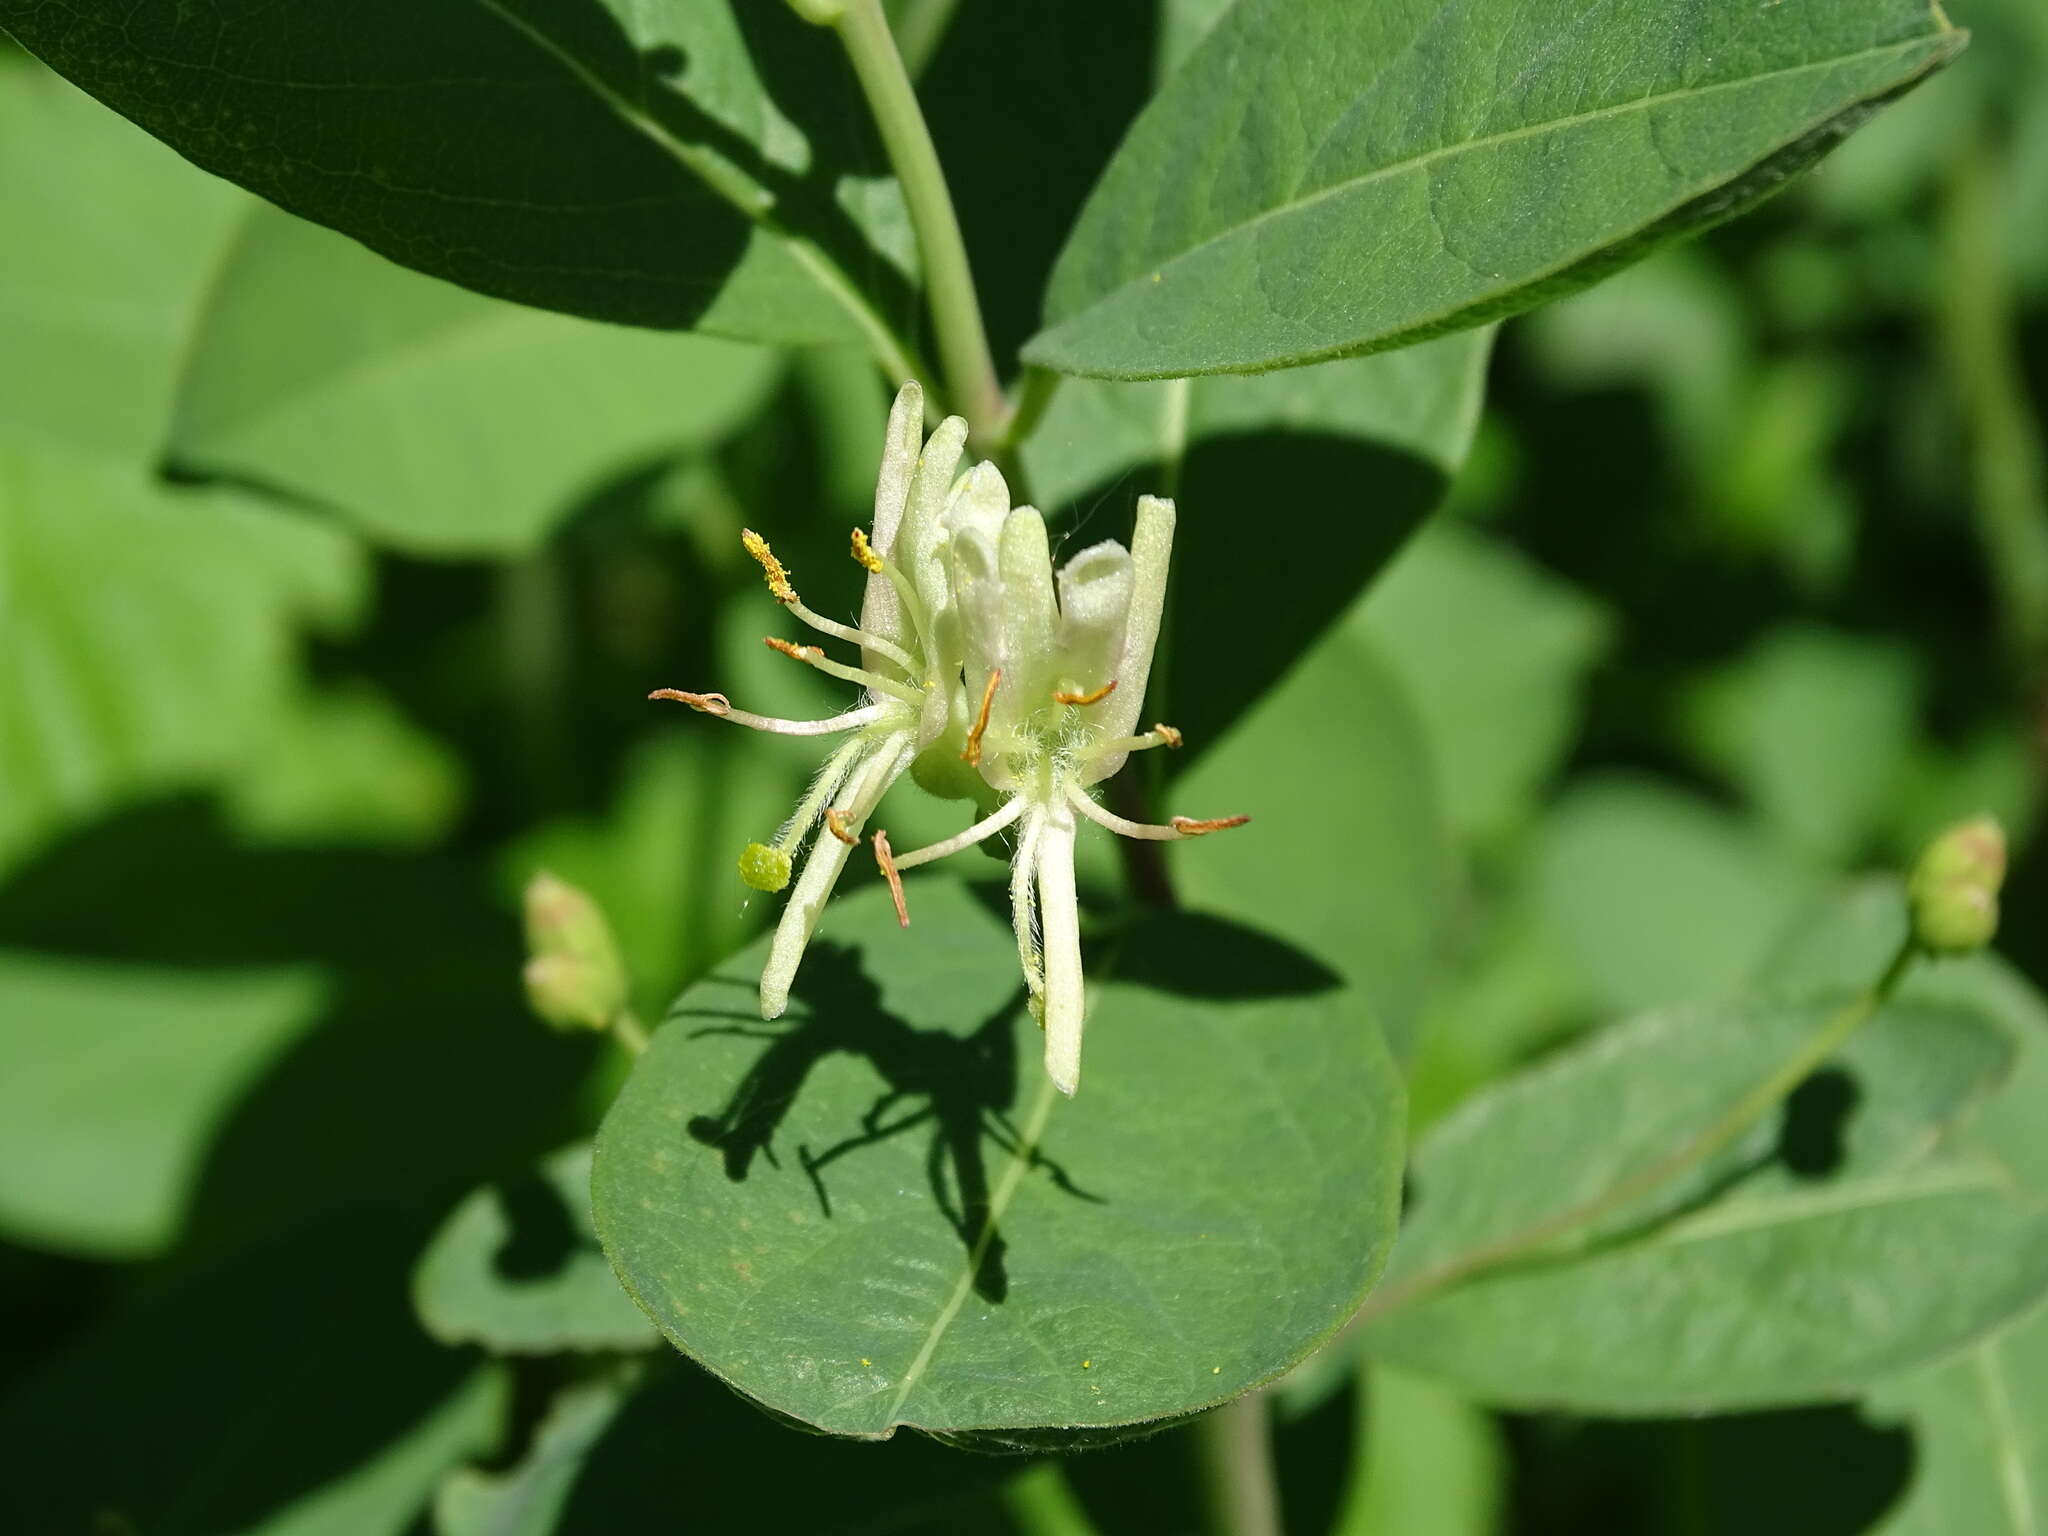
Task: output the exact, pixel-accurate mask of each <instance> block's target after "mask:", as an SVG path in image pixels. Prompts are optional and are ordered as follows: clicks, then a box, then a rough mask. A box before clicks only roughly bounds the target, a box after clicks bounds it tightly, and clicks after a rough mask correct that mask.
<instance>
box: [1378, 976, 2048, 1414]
mask: <svg viewBox="0 0 2048 1536" xmlns="http://www.w3.org/2000/svg"><path fill="white" fill-rule="evenodd" d="M1826 1016H1827V1014H1826V1010H1825V1009H1824V1008H1822V1007H1819V1006H1813V1005H1804V1006H1802V1005H1792V1004H1785V1005H1769V1004H1754V1003H1753V1004H1742V1005H1737V1004H1724V1005H1719V1006H1702V1007H1697V1008H1692V1009H1685V1010H1676V1011H1668V1012H1664V1013H1656V1014H1650V1015H1646V1016H1644V1017H1642V1018H1639V1019H1636V1020H1634V1021H1632V1022H1630V1023H1628V1024H1624V1025H1621V1026H1618V1027H1616V1028H1614V1029H1610V1030H1608V1031H1605V1032H1603V1033H1602V1034H1601V1035H1599V1036H1597V1037H1596V1038H1594V1039H1593V1040H1591V1041H1589V1042H1587V1043H1586V1044H1584V1045H1582V1046H1580V1047H1577V1048H1575V1049H1573V1050H1571V1051H1569V1052H1568V1053H1566V1054H1564V1055H1562V1056H1559V1057H1556V1058H1554V1059H1553V1060H1551V1061H1550V1062H1549V1063H1547V1064H1546V1065H1543V1066H1540V1067H1538V1068H1535V1069H1533V1070H1531V1071H1527V1072H1524V1073H1523V1074H1521V1075H1520V1076H1518V1077H1516V1078H1514V1079H1511V1080H1509V1081H1508V1082H1506V1083H1503V1084H1501V1085H1500V1086H1498V1087H1496V1088H1493V1089H1491V1090H1489V1091H1487V1092H1485V1093H1483V1094H1481V1095H1479V1096H1478V1097H1476V1098H1474V1099H1472V1100H1471V1101H1469V1102H1468V1103H1467V1104H1466V1105H1465V1106H1463V1107H1462V1108H1461V1109H1459V1110H1458V1111H1456V1112H1455V1113H1453V1114H1452V1115H1451V1116H1450V1117H1449V1118H1448V1119H1446V1120H1444V1121H1443V1122H1442V1123H1441V1124H1440V1125H1439V1126H1438V1128H1437V1129H1436V1130H1435V1131H1434V1132H1432V1133H1431V1135H1430V1136H1429V1137H1428V1138H1427V1139H1426V1140H1425V1141H1424V1142H1423V1144H1422V1146H1421V1148H1420V1149H1419V1151H1418V1152H1417V1154H1416V1158H1415V1165H1414V1171H1413V1185H1414V1188H1415V1190H1416V1193H1417V1198H1416V1208H1415V1209H1414V1211H1413V1212H1412V1214H1411V1216H1410V1219H1409V1220H1408V1222H1407V1224H1406V1226H1405V1227H1404V1229H1403V1234H1402V1241H1401V1243H1400V1245H1399V1248H1398V1249H1397V1252H1396V1256H1395V1261H1394V1267H1393V1269H1392V1270H1391V1271H1390V1274H1389V1284H1390V1285H1396V1284H1399V1283H1400V1279H1401V1277H1404V1276H1406V1277H1412V1276H1416V1275H1421V1274H1424V1273H1426V1272H1428V1271H1429V1270H1431V1269H1432V1268H1433V1267H1435V1266H1437V1265H1440V1264H1443V1263H1445V1262H1446V1261H1448V1260H1451V1259H1453V1258H1454V1257H1455V1256H1457V1255H1461V1254H1465V1253H1469V1252H1471V1251H1472V1250H1473V1249H1474V1248H1475V1247H1476V1246H1477V1245H1480V1244H1483V1243H1487V1242H1489V1241H1492V1240H1495V1239H1498V1238H1500V1237H1502V1236H1503V1235H1504V1234H1507V1233H1510V1232H1513V1231H1517V1230H1520V1229H1521V1228H1522V1227H1524V1226H1525V1225H1526V1224H1527V1223H1529V1222H1530V1221H1532V1220H1534V1219H1536V1218H1538V1217H1541V1216H1543V1215H1546V1214H1549V1213H1552V1212H1557V1211H1562V1210H1566V1209H1570V1208H1572V1207H1573V1206H1575V1205H1577V1204H1578V1203H1579V1202H1580V1201H1583V1200H1585V1199H1588V1198H1589V1197H1591V1196H1594V1195H1596V1194H1598V1193H1600V1192H1602V1191H1604V1190H1607V1189H1609V1188H1612V1187H1613V1186H1614V1184H1615V1183H1616V1182H1617V1181H1618V1180H1619V1179H1620V1178H1621V1177H1623V1176H1625V1175H1627V1174H1629V1173H1631V1172H1633V1171H1635V1170H1637V1169H1640V1168H1643V1167H1646V1166H1648V1165H1650V1164H1651V1163H1652V1162H1653V1161H1654V1160H1655V1159H1656V1158H1657V1157H1659V1156H1661V1155H1662V1154H1664V1153H1666V1152H1667V1151H1669V1150H1670V1149H1671V1148H1673V1147H1676V1146H1677V1145H1679V1144H1680V1143H1681V1142H1683V1141H1684V1140H1685V1139H1686V1138H1687V1137H1689V1136H1690V1135H1692V1134H1695V1133H1697V1132H1698V1131H1699V1130H1701V1129H1703V1128H1704V1127H1705V1126H1707V1125H1708V1124H1710V1123H1712V1122H1713V1121H1714V1120H1715V1119H1716V1118H1717V1117H1718V1116H1719V1115H1720V1114H1721V1113H1723V1112H1725V1111H1726V1110H1727V1108H1728V1107H1729V1106H1731V1105H1733V1104H1734V1103H1735V1102H1736V1101H1737V1100H1738V1099H1739V1098H1740V1097H1741V1095H1742V1094H1743V1093H1744V1092H1746V1091H1747V1090H1748V1089H1750V1088H1751V1087H1752V1086H1753V1085H1754V1084H1756V1083H1758V1082H1760V1081H1761V1080H1762V1079H1763V1078H1764V1077H1765V1076H1766V1075H1767V1074H1768V1073H1769V1072H1770V1071H1771V1070H1772V1069H1773V1068H1774V1067H1775V1065H1776V1064H1777V1063H1778V1062H1780V1061H1782V1060H1784V1059H1785V1058H1786V1057H1788V1056H1789V1055H1790V1054H1791V1053H1792V1051H1793V1049H1794V1048H1795V1047H1796V1046H1797V1045H1798V1044H1799V1042H1800V1041H1802V1040H1803V1039H1805V1038H1807V1037H1809V1036H1811V1035H1812V1034H1814V1033H1816V1032H1817V1031H1818V1030H1819V1028H1820V1027H1821V1023H1822V1021H1823V1019H1824V1018H1825V1017H1826ZM2010 1063H2011V1046H2010V1044H2009V1041H2008V1039H2007V1036H2006V1035H2005V1033H2004V1031H2002V1030H2001V1029H1999V1028H1998V1026H1997V1025H1996V1024H1995V1023H1994V1022H1992V1021H1991V1020H1990V1019H1989V1018H1987V1017H1986V1016H1985V1015H1984V1013H1983V1012H1982V1011H1981V1010H1971V1011H1960V1010H1956V1009H1953V1008H1939V1007H1934V1006H1930V1005H1927V1004H1922V1003H1894V1004H1892V1005H1890V1006H1888V1007H1887V1008H1886V1009H1885V1010H1884V1011H1883V1012H1881V1013H1880V1014H1879V1015H1878V1016H1877V1017H1876V1018H1875V1019H1873V1020H1872V1021H1870V1022H1869V1023H1868V1024H1866V1025H1865V1026H1864V1027H1863V1029H1862V1030H1861V1031H1860V1032H1859V1033H1858V1034H1857V1035H1855V1036H1854V1037H1852V1039H1851V1040H1850V1042H1849V1044H1848V1045H1847V1046H1846V1047H1845V1048H1844V1049H1843V1051H1842V1052H1841V1053H1840V1054H1839V1055H1838V1056H1837V1057H1836V1058H1835V1064H1834V1065H1832V1066H1830V1067H1828V1068H1825V1069H1823V1071H1822V1072H1821V1073H1820V1074H1818V1075H1817V1076H1816V1077H1815V1078H1813V1079H1811V1080H1810V1081H1809V1083H1808V1085H1807V1087H1806V1088H1805V1089H1802V1091H1801V1094H1800V1095H1799V1096H1798V1097H1797V1098H1795V1100H1794V1101H1793V1103H1792V1106H1791V1108H1790V1110H1789V1111H1787V1112H1781V1114H1780V1115H1779V1117H1778V1123H1776V1124H1772V1123H1765V1124H1763V1125H1761V1126H1760V1127H1759V1128H1758V1129H1757V1130H1756V1131H1754V1132H1752V1133H1751V1134H1749V1135H1748V1136H1746V1137H1744V1138H1741V1139H1740V1141H1739V1143H1738V1145H1736V1146H1734V1147H1732V1148H1730V1149H1728V1151H1727V1152H1725V1153H1724V1154H1722V1155H1720V1156H1718V1157H1716V1158H1713V1159H1709V1160H1708V1162H1707V1163H1706V1164H1705V1165H1703V1166H1701V1167H1699V1168H1696V1169H1693V1170H1691V1171H1690V1172H1688V1173H1687V1174H1685V1175H1683V1176H1681V1177H1680V1178H1679V1179H1677V1180H1675V1181H1673V1182H1672V1183H1669V1184H1667V1185H1665V1186H1662V1187H1660V1188H1659V1189H1657V1190H1656V1191H1654V1192H1652V1193H1651V1194H1649V1195H1647V1196H1646V1197H1644V1198H1643V1199H1641V1200H1638V1201H1637V1202H1635V1203H1633V1204H1632V1205H1631V1206H1629V1207H1627V1208H1625V1209H1622V1210H1618V1211H1616V1212H1614V1213H1612V1214H1610V1215H1607V1216H1605V1217H1603V1219H1601V1220H1600V1221H1599V1222H1598V1223H1597V1224H1595V1225H1593V1226H1591V1227H1589V1228H1586V1229H1583V1230H1581V1231H1579V1232H1577V1233H1575V1234H1574V1235H1573V1236H1572V1237H1571V1238H1570V1239H1568V1240H1566V1241H1565V1242H1563V1243H1562V1244H1561V1245H1558V1246H1554V1247H1552V1248H1550V1249H1546V1250H1545V1251H1544V1253H1543V1254H1542V1255H1541V1256H1540V1257H1536V1258H1532V1259H1531V1260H1529V1261H1527V1262H1525V1263H1521V1264H1518V1265H1514V1266H1509V1267H1502V1268H1497V1269H1494V1270H1492V1271H1491V1272H1490V1273H1486V1274H1482V1275H1480V1276H1478V1277H1476V1278H1474V1279H1472V1280H1470V1281H1468V1282H1467V1283H1465V1284H1464V1285H1462V1286H1460V1287H1457V1288H1454V1289H1451V1290H1448V1291H1444V1292H1440V1293H1439V1294H1437V1295H1436V1296H1434V1297H1426V1298H1425V1299H1422V1300H1420V1301H1418V1302H1416V1303H1415V1304H1413V1305H1411V1306H1408V1307H1406V1308H1403V1309H1400V1310H1397V1311H1394V1312H1392V1313H1390V1314H1389V1315H1388V1316H1387V1317H1386V1318H1384V1319H1383V1320H1382V1321H1381V1322H1379V1323H1378V1324H1376V1325H1375V1326H1374V1327H1373V1328H1372V1329H1371V1330H1370V1332H1369V1333H1368V1336H1367V1343H1368V1347H1369V1348H1370V1349H1371V1350H1372V1351H1373V1352H1374V1353H1375V1354H1376V1355H1378V1356H1380V1357H1383V1358H1385V1359H1387V1360H1390V1361H1393V1362H1394V1363H1396V1364H1401V1365H1404V1366H1408V1367H1411V1368H1415V1369H1423V1370H1429V1371H1434V1372H1440V1373H1442V1374H1445V1375H1448V1376H1450V1377H1452V1378H1453V1379H1454V1380H1455V1381H1457V1382H1458V1383H1459V1384H1460V1385H1461V1386H1463V1387H1464V1388H1466V1389H1467V1390H1469V1391H1471V1392H1473V1393H1475V1394H1476V1395H1478V1396H1480V1397H1482V1398H1484V1399H1486V1400H1488V1401H1493V1402H1499V1403H1505V1404H1512V1405H1515V1406H1537V1405H1541V1406H1555V1407H1563V1408H1568V1409H1571V1410H1574V1411H1581V1412H1595V1413H1620V1414H1645V1413H1664V1412H1685V1413H1697V1412H1716V1411H1728V1410H1733V1409H1739V1408H1750V1407H1760V1406H1767V1405H1774V1404H1784V1403H1796V1402H1802V1401H1816V1400H1825V1399H1830V1398H1836V1397H1841V1396H1846V1395H1849V1394H1851V1393H1853V1392H1854V1391H1856V1390H1857V1389H1859V1388H1861V1387H1864V1386H1867V1385H1868V1384H1870V1383H1871V1382H1873V1381H1876V1380H1881V1379H1883V1378H1884V1377H1886V1376H1888V1375H1892V1374H1895V1373H1897V1372H1899V1371H1902V1370H1906V1369H1910V1368H1912V1367H1914V1366H1916V1365H1920V1364H1925V1363H1927V1362H1930V1361H1933V1360H1938V1359H1940V1358H1941V1357H1942V1356H1944V1355H1946V1354H1948V1353H1950V1352H1952V1351H1954V1350H1956V1349H1958V1348H1960V1347H1963V1346H1964V1345H1967V1344H1969V1343H1970V1342H1971V1341H1973V1340H1975V1339H1977V1338H1980V1337H1982V1336H1983V1335H1985V1334H1986V1333H1987V1332H1989V1331H1990V1330H1991V1329H1993V1328H1995V1327H1997V1326H1998V1325H1999V1324H2001V1323H2003V1322H2005V1321H2007V1320H2009V1319H2011V1318H2012V1317H2014V1316H2016V1315H2018V1314H2019V1313H2021V1312H2023V1311H2024V1310H2025V1309H2026V1308H2027V1307H2028V1306H2030V1305H2031V1304H2032V1303H2033V1302H2034V1301H2035V1300H2036V1299H2037V1298H2038V1297H2040V1295H2041V1294H2042V1292H2043V1290H2044V1285H2048V1281H2044V1276H2048V1205H2044V1204H2043V1202H2041V1201H2040V1200H2038V1199H2036V1198H2034V1197H2032V1196H2030V1195H2029V1194H2027V1193H2025V1192H2023V1191H2020V1190H2016V1189H2015V1188H2014V1187H2013V1182H2012V1178H2011V1176H2010V1173H2009V1172H2008V1171H2007V1170H2006V1169H2005V1168H2004V1167H2003V1166H2001V1165H2000V1164H1998V1163H1997V1162H1996V1161H1994V1160H1993V1159H1990V1158H1988V1157H1985V1156H1982V1155H1978V1154H1974V1153H1971V1152H1968V1151H1959V1152H1956V1153H1953V1154H1948V1153H1943V1152H1941V1151H1939V1150H1937V1149H1938V1147H1939V1144H1940V1142H1941V1140H1942V1137H1943V1134H1944V1131H1945V1129H1946V1128H1947V1127H1949V1126H1951V1125H1953V1124H1954V1123H1955V1122H1956V1121H1957V1119H1958V1118H1959V1117H1960V1116H1961V1115H1962V1114H1963V1113H1964V1112H1965V1111H1966V1110H1968V1109H1969V1108H1970V1107H1971V1106H1972V1105H1973V1104H1974V1103H1975V1102H1976V1101H1978V1100H1979V1099H1981V1098H1982V1097H1984V1095H1985V1093H1986V1092H1987V1091H1988V1090H1989V1089H1990V1088H1992V1087H1993V1086H1995V1085H1996V1084H1997V1083H1998V1082H1999V1081H2000V1080H2001V1079H2002V1077H2003V1075H2004V1073H2005V1072H2006V1071H2007V1070H2008V1069H2009V1066H2010ZM1510 1169H1512V1170H1517V1172H1516V1173H1515V1175H1514V1176H1512V1177H1504V1176H1503V1172H1502V1171H1503V1170H1510Z"/></svg>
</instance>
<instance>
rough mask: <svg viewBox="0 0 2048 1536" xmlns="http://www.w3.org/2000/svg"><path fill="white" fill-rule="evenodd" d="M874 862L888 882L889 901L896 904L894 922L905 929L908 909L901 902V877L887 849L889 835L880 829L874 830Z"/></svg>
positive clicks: (908, 917)
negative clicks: (880, 868)
mask: <svg viewBox="0 0 2048 1536" xmlns="http://www.w3.org/2000/svg"><path fill="white" fill-rule="evenodd" d="M874 843H875V862H876V863H877V864H879V865H880V866H881V867H882V878H883V879H884V880H886V881H888V882H889V899H890V900H891V901H893V902H895V903H896V921H897V923H898V924H899V925H900V926H902V927H905V928H908V927H909V926H910V908H909V907H908V906H906V905H905V904H904V901H903V877H902V876H901V875H899V874H897V872H896V860H895V857H894V854H893V851H892V850H891V849H890V847H889V834H888V833H887V832H884V831H882V830H881V829H880V828H876V830H875V837H874Z"/></svg>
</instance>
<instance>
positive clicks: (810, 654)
mask: <svg viewBox="0 0 2048 1536" xmlns="http://www.w3.org/2000/svg"><path fill="white" fill-rule="evenodd" d="M761 643H762V644H763V645H765V646H767V647H768V649H769V650H771V651H780V652H782V654H783V655H785V656H787V657H788V658H789V659H790V660H791V661H816V660H817V659H818V658H819V657H820V656H823V655H824V654H825V650H824V647H822V646H817V645H798V644H797V643H796V642H795V641H793V640H784V639H783V638H782V637H781V636H780V635H763V636H762V637H761Z"/></svg>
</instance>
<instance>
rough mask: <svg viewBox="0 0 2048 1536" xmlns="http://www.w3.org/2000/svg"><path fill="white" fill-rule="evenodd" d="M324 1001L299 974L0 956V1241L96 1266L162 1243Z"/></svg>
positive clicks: (310, 974)
mask: <svg viewBox="0 0 2048 1536" xmlns="http://www.w3.org/2000/svg"><path fill="white" fill-rule="evenodd" d="M324 990H325V989H324V987H323V986H322V984H321V980H320V977H319V975H318V974H317V973H316V972H314V971H312V970H309V969H297V970H268V971H222V972H199V971H175V970H169V969H164V968H159V967H154V966H112V965H108V964H105V963H104V962H102V963H98V964H94V965H82V964H79V963H77V962H74V961H62V960H54V959H49V958H45V957H41V956H35V955H26V954H4V953H0V1230H4V1231H5V1233H6V1234H7V1236H8V1238H9V1239H10V1240H12V1241H15V1242H22V1243H27V1244H30V1245H31V1246H34V1247H39V1248H49V1249H54V1250H56V1251H58V1252H63V1253H78V1254H87V1255H91V1256H93V1257H96V1258H123V1259H127V1258H140V1257H143V1256H145V1255H148V1254H152V1253H157V1252H160V1251H161V1250H163V1249H164V1248H166V1247H168V1246H169V1245H170V1243H171V1242H172V1240H173V1239H174V1238H175V1237H176V1236H177V1234H178V1229H179V1226H180V1223H181V1221H182V1220H183V1217H184V1215H185V1211H186V1208H187V1206H188V1205H189V1204H190V1201H191V1198H192V1195H193V1193H194V1191H195V1189H196V1187H197V1185H198V1182H199V1176H200V1171H201V1168H202V1166H203V1163H204V1160H205V1157H206V1153H207V1150H208V1148H209V1146H210V1145H211V1143H212V1141H213V1139H214V1137H215V1135H216V1134H217V1133H218V1132H219V1129H220V1127H221V1124H222V1123H223V1122H224V1121H225V1120H226V1118H227V1116H228V1114H229V1112H230V1110H231V1109H232V1107H233V1105H234V1103H235V1101H236V1100H237V1099H238V1098H240V1097H241V1095H242V1094H243V1092H245V1091H246V1090H247V1089H248V1088H249V1087H250V1086H251V1084H253V1083H254V1082H255V1081H256V1080H257V1079H258V1078H259V1077H261V1076H262V1074H263V1073H264V1072H265V1071H266V1070H267V1069H268V1068H269V1067H270V1066H271V1065H272V1064H273V1063H274V1062H275V1061H276V1060H277V1059H278V1057H280V1056H281V1055H282V1054H283V1053H284V1052H285V1050H286V1049H287V1048H288V1047H289V1046H290V1045H291V1044H292V1043H293V1042H294V1041H295V1040H296V1039H297V1038H298V1037H299V1036H300V1035H301V1034H303V1033H304V1032H305V1031H306V1030H307V1029H308V1028H309V1027H310V1026H311V1025H312V1023H313V1021H314V1020H315V1019H316V1018H317V1017H318V1015H319V1012H320V1009H321V1004H322V1001H323V996H322V994H323V992H324Z"/></svg>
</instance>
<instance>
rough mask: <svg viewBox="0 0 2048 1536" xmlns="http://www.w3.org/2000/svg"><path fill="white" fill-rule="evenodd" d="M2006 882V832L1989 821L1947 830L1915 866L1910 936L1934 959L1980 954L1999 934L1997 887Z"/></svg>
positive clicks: (1983, 819) (1985, 818)
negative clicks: (1933, 955)
mask: <svg viewBox="0 0 2048 1536" xmlns="http://www.w3.org/2000/svg"><path fill="white" fill-rule="evenodd" d="M2004 880H2005V830H2004V829H2003V828H2002V827H2000V826H1999V824H1998V823H1997V822H1996V821H1995V820H1993V819H1992V818H1991V817H1989V816H1979V817H1976V818H1974V819H1973V820H1970V821H1965V822H1962V823H1959V824H1958V825H1956V826H1953V827H1950V828H1949V829H1948V830H1947V831H1946V832H1944V833H1942V834H1941V836H1939V837H1937V838H1936V839H1935V840H1934V841H1933V842H1931V843H1929V844H1928V845H1927V850H1926V852H1924V853H1922V854H1921V855H1920V862H1919V863H1917V864H1915V865H1914V866H1913V877H1912V880H1911V882H1910V883H1909V884H1908V886H1907V896H1908V899H1909V900H1910V901H1911V903H1912V908H1913V936H1914V938H1915V939H1917V940H1918V941H1919V943H1920V946H1921V947H1922V948H1923V949H1926V950H1928V951H1930V952H1931V953H1933V954H1938V955H1967V954H1971V953H1973V952H1975V951H1977V950H1980V949H1982V948H1983V947H1984V946H1985V945H1987V944H1989V943H1990V942H1991V938H1992V935H1993V934H1995V933H1997V931H1998V888H1999V886H2000V885H2001V884H2002V883H2003V882H2004Z"/></svg>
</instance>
